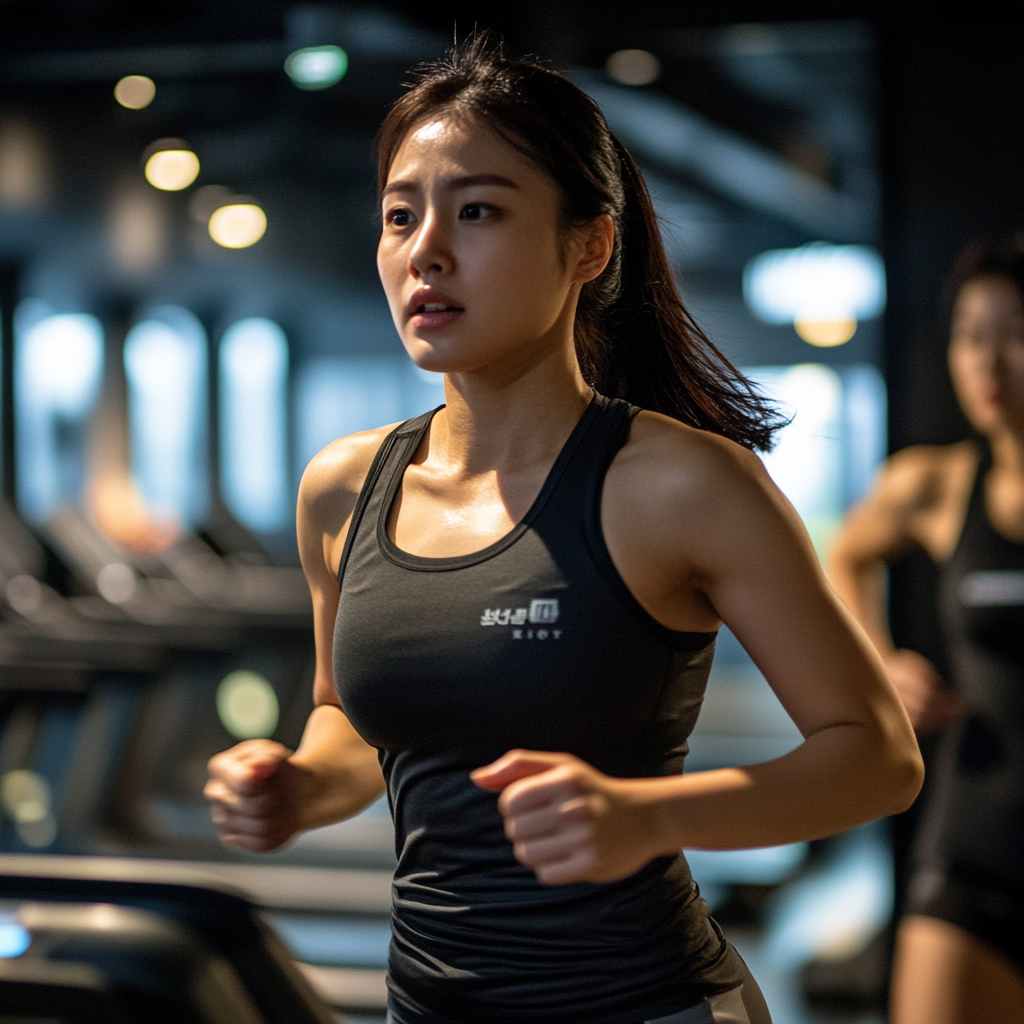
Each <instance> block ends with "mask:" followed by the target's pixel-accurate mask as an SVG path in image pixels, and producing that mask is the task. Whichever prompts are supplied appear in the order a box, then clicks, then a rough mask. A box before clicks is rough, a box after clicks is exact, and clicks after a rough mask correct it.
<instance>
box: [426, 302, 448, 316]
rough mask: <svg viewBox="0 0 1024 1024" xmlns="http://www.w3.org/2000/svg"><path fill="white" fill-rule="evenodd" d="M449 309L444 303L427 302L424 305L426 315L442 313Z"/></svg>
mask: <svg viewBox="0 0 1024 1024" xmlns="http://www.w3.org/2000/svg"><path fill="white" fill-rule="evenodd" d="M447 308H448V307H447V306H446V305H445V304H444V303H443V302H427V303H424V305H423V312H424V313H440V312H441V311H442V310H445V309H447Z"/></svg>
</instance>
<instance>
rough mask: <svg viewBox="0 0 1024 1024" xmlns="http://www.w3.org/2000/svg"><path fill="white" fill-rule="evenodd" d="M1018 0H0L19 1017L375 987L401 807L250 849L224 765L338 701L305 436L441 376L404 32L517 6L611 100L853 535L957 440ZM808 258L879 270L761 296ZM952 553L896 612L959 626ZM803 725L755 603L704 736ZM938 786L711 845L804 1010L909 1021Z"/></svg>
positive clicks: (829, 507)
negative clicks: (412, 309)
mask: <svg viewBox="0 0 1024 1024" xmlns="http://www.w3.org/2000/svg"><path fill="white" fill-rule="evenodd" d="M985 6H986V5H975V6H974V7H973V8H972V9H971V12H970V13H969V14H967V13H966V12H964V11H958V12H952V11H951V12H950V13H949V14H947V15H939V14H938V13H937V12H936V11H935V10H932V11H930V12H929V13H928V14H927V17H925V16H924V14H923V13H921V12H920V11H918V10H917V8H916V5H912V4H882V3H874V2H861V3H857V2H849V3H829V2H820V3H813V2H806V3H795V2H794V3H789V2H785V0H783V2H775V3H768V2H761V3H757V2H753V0H732V2H727V3H726V2H711V0H692V2H689V3H686V4H682V3H679V4H666V3H658V2H647V0H637V2H634V3H630V4H628V5H627V4H623V3H612V2H610V0H596V2H590V3H586V4H582V3H578V4H574V3H570V2H567V0H523V2H521V3H519V4H516V5H514V6H513V5H509V7H508V9H505V8H504V7H503V6H502V5H499V4H495V3H490V2H484V0H480V2H477V3H469V2H466V3H440V4H434V5H430V6H429V8H424V7H423V5H412V4H406V3H372V2H365V3H358V4H331V3H324V4H303V3H289V2H285V0H247V2H244V3H243V2H241V0H206V2H195V0H177V2H176V0H153V2H150V3H148V4H130V3H126V2H124V0H0V343H2V349H0V456H2V458H0V463H2V485H3V487H2V495H0V1024H28V1022H35V1024H44V1022H47V1024H56V1022H61V1024H91V1022H99V1021H104V1022H122V1021H123V1022H125V1024H128V1022H143V1021H144V1022H159V1021H165V1020H166V1021H172V1020H173V1021H175V1022H186V1021H195V1022H197V1024H200V1022H202V1024H228V1022H232V1024H234V1022H238V1024H243V1022H244V1024H248V1022H258V1021H265V1022H267V1024H273V1022H278V1021H279V1022H281V1024H284V1022H286V1021H287V1022H305V1021H309V1022H310V1024H312V1022H325V1021H330V1020H345V1021H348V1022H349V1024H359V1022H363V1024H368V1022H370V1021H377V1022H379V1021H383V1015H384V1011H385V1007H386V995H385V988H384V969H385V966H386V957H387V944H388V938H389V925H388V911H389V901H390V884H389V873H390V870H391V869H392V867H393V865H394V849H393V841H392V830H391V823H390V818H389V815H388V810H387V806H386V804H384V803H379V804H377V805H374V806H373V807H371V808H370V809H369V810H367V811H366V812H364V813H363V814H361V815H360V816H358V817H357V818H355V819H353V820H351V821H348V822H344V823H341V824H339V825H335V826H331V827H328V828H324V829H320V830H316V831H314V832H310V833H307V834H305V835H303V836H301V837H300V838H299V839H298V840H297V841H295V842H294V843H292V844H291V845H289V846H288V847H287V848H285V849H284V850H281V851H279V852H276V853H273V854H269V855H261V856H256V855H246V854H242V853H240V852H238V851H231V850H228V849H226V848H225V847H223V846H221V845H220V844H219V843H218V842H217V838H216V833H215V830H214V828H213V826H212V823H211V821H210V816H209V812H208V810H207V807H206V805H205V803H204V801H203V798H202V786H203V783H204V781H205V774H206V762H207V759H208V758H209V757H210V756H211V755H213V754H214V753H216V752H218V751H220V750H223V749H225V748H226V747H228V746H230V745H231V744H233V743H235V742H237V741H238V740H240V739H245V738H250V737H273V738H274V739H276V740H279V741H280V742H282V743H284V744H286V745H289V746H294V745H295V744H296V743H297V742H298V739H299V736H300V734H301V731H302V727H303V725H304V722H305V719H306V716H307V714H308V713H309V711H310V709H311V707H312V694H311V681H312V672H313V643H312V627H311V623H312V615H311V608H310V599H309V594H308V590H307V588H306V585H305V581H304V579H303V576H302V573H301V570H300V569H299V567H298V556H297V551H296V545H295V533H294V525H293V514H294V513H293V510H294V504H295V495H296V489H297V485H298V480H299V477H300V475H301V472H302V469H303V467H304V466H305V464H306V462H308V460H309V459H310V457H311V456H312V455H313V454H315V453H316V452H317V451H318V450H319V449H320V448H321V447H323V445H325V444H326V443H328V442H329V441H331V440H332V439H334V438H336V437H338V436H341V435H342V434H345V433H348V432H351V431H354V430H359V429H364V428H367V427H370V426H377V425H380V424H383V423H387V422H392V421H395V420H399V419H402V418H405V417H409V416H413V415H417V414H419V413H420V412H422V411H424V410H426V409H428V408H431V407H432V406H434V405H437V404H440V402H441V401H442V400H443V397H442V392H441V386H440V382H439V381H438V380H436V379H433V375H430V374H425V373H423V372H421V371H417V370H416V369H415V368H414V367H413V366H412V365H411V364H410V363H409V361H408V360H407V358H406V357H405V355H404V352H403V351H402V348H401V345H400V343H399V341H398V338H397V336H396V335H395V331H394V328H393V326H392V323H391V319H390V315H389V313H388V309H387V306H386V303H385V301H384V298H383V295H382V293H381V290H380V287H379V283H378V282H377V280H376V269H375V262H374V252H375V245H376V240H375V234H376V230H377V226H376V220H375V217H376V196H375V194H374V168H373V161H372V147H373V135H374V132H375V130H376V128H377V126H378V125H379V123H380V121H381V119H382V117H383V115H384V113H385V112H386V110H387V108H388V106H389V105H390V103H391V102H392V101H393V100H394V99H395V98H396V97H397V95H398V94H399V92H400V91H401V88H402V84H403V82H405V81H407V78H408V70H409V68H410V67H412V66H413V65H415V64H417V63H419V62H422V61H428V60H432V59H436V58H438V57H441V56H442V55H443V54H444V52H445V50H446V48H447V47H448V46H450V45H451V41H452V38H453V33H455V34H457V35H458V36H459V37H462V36H464V35H465V34H466V33H468V32H469V31H470V30H471V29H472V28H473V27H474V26H479V27H493V28H494V29H495V30H496V31H497V32H498V33H499V34H500V35H502V37H503V38H504V39H505V41H506V42H507V44H508V45H509V46H510V47H511V48H512V49H513V50H514V51H515V52H520V53H533V54H538V55H540V56H542V57H544V58H545V59H547V60H549V61H550V62H551V63H552V65H553V66H555V67H557V68H558V69H560V70H563V71H565V72H566V73H567V74H569V75H570V76H571V77H572V80H573V81H574V82H575V83H576V84H577V85H579V86H580V87H581V88H582V89H584V90H585V91H587V92H588V93H589V94H590V95H591V96H593V97H594V99H595V100H596V101H597V102H598V103H599V104H600V105H601V107H602V109H603V110H604V111H605V113H606V116H607V117H608V119H609V122H610V124H611V127H612V129H613V131H615V132H617V133H618V134H619V135H620V136H621V138H622V139H623V141H624V142H625V143H626V144H627V146H629V147H630V149H631V150H632V151H633V152H634V153H635V155H636V156H637V158H638V159H639V161H640V163H641V165H642V167H643V169H644V172H645V175H646V176H647V180H648V182H649V185H650V187H651V191H652V194H653V197H654V200H655V204H656V207H657V210H658V213H659V215H660V217H661V218H662V222H663V225H664V231H665V236H666V240H667V242H668V247H669V251H670V255H671V258H672V260H673V264H674V269H675V271H676V274H677V279H678V284H679V287H680V290H681V292H682V294H683V296H684V298H685V300H686V302H687V304H688V306H689V308H690V309H691V311H692V312H693V313H694V315H695V317H696V318H697V320H698V321H699V322H700V323H701V325H702V326H703V327H704V328H705V329H706V330H707V332H708V333H709V334H710V336H711V337H712V339H713V340H714V341H715V342H716V343H717V344H719V346H720V347H721V348H722V349H723V350H724V351H725V352H726V354H727V355H728V356H729V357H730V358H731V359H732V360H733V361H734V362H735V363H736V364H737V365H739V366H741V367H743V368H744V369H745V370H747V371H748V372H749V373H750V374H751V376H753V377H754V379H756V380H757V381H759V382H760V383H761V385H762V386H763V387H764V388H765V389H766V390H767V391H769V392H770V393H772V394H774V395H776V396H778V397H779V399H780V400H781V401H782V402H783V403H784V404H785V405H786V407H787V408H788V409H789V410H790V411H792V412H793V414H794V420H793V423H792V425H791V426H790V427H788V428H786V431H785V433H784V436H783V438H782V441H781V442H780V444H779V446H778V448H777V449H776V450H775V451H774V452H773V453H772V454H771V455H769V456H768V457H767V463H768V466H769V469H770V471H771V472H772V475H773V477H774V478H775V479H776V480H777V481H778V482H779V483H780V485H781V486H782V487H783V489H784V490H785V491H786V493H787V494H788V495H789V497H790V498H791V499H792V500H793V502H794V504H795V505H796V507H797V509H798V511H800V513H801V515H802V516H803V517H804V520H805V522H806V523H807V526H808V529H809V530H810V532H811V536H812V539H813V540H814V542H815V545H816V546H817V547H818V549H819V551H820V550H821V549H822V548H823V547H824V545H825V544H826V543H827V542H828V538H829V536H830V535H831V532H832V531H833V530H834V529H835V528H836V526H837V524H838V522H839V520H840V517H841V516H842V514H843V513H844V511H845V510H846V509H847V508H848V507H849V506H850V504H851V503H853V502H854V501H856V500H857V498H858V497H859V496H860V495H861V494H862V493H863V492H864V490H865V488H866V487H867V486H868V484H869V482H870V480H871V478H872V475H873V472H874V469H875V467H876V466H877V464H878V463H879V461H880V460H881V459H882V458H884V456H885V455H886V453H887V452H888V451H891V450H894V449H896V448H899V447H902V446H904V445H906V444H908V443H941V442H947V441H951V440H956V439H958V438H959V437H961V436H964V434H965V427H964V424H963V422H962V420H961V419H960V414H959V413H958V411H957V409H956V405H955V402H954V398H953V396H952V393H951V390H950V387H949V385H948V383H946V379H945V374H944V371H943V360H942V359H941V358H940V357H938V356H937V353H939V352H941V351H942V347H943V345H944V336H943V332H944V325H943V322H942V319H941V316H940V314H939V303H940V290H941V284H942V277H943V274H944V273H945V271H946V269H947V268H948V266H949V265H950V264H951V262H952V260H953V259H954V257H955V255H956V253H957V252H958V251H959V250H960V248H961V247H962V246H963V244H964V243H965V242H967V241H968V240H969V239H970V238H972V237H973V236H975V235H977V234H978V233H981V232H985V231H993V232H997V231H1005V230H1008V229H1010V228H1012V227H1015V226H1020V225H1022V224H1024V190H1022V189H1021V188H1020V184H1019V171H1020V168H1021V166H1024V159H1022V157H1024V152H1022V150H1024V136H1022V134H1021V132H1020V130H1019V126H1020V124H1021V123H1022V120H1024V79H1022V77H1021V75H1020V73H1019V67H1020V54H1021V45H1022V42H1024V34H1022V32H1021V25H1020V24H1019V22H1016V21H1014V22H1011V21H1009V20H1000V18H1001V17H1003V18H1008V17H1009V16H1008V15H1006V16H1001V15H999V14H998V13H996V12H995V8H994V5H993V10H992V11H988V12H986V11H985V10H984V8H985ZM800 260H803V261H804V263H803V266H804V267H805V269H806V267H808V266H810V265H811V264H810V263H808V262H807V261H811V262H812V263H813V261H817V262H816V263H813V265H814V267H815V268H818V269H817V270H815V271H814V272H815V273H819V272H820V274H821V275H823V276H822V277H821V278H820V279H821V281H823V282H824V283H823V284H822V287H824V288H829V287H833V286H834V287H836V288H838V289H839V292H840V293H843V294H845V293H844V292H843V289H844V288H846V289H847V292H849V290H850V288H853V290H854V291H855V292H856V289H857V287H859V288H860V289H861V291H860V292H857V294H856V295H855V296H854V298H851V299H850V303H851V304H850V306H849V308H848V309H846V310H845V311H840V314H837V315H835V316H832V317H831V318H830V317H818V319H815V318H814V317H813V316H810V317H808V315H806V314H805V313H802V312H801V309H800V308H798V306H799V301H798V299H794V300H793V301H794V302H795V303H796V304H795V305H792V308H783V309H779V308H776V307H773V306H772V305H771V303H766V302H765V301H764V297H763V295H762V293H761V292H760V291H759V282H760V281H762V280H763V275H765V274H771V273H774V274H776V275H782V277H778V276H777V277H776V278H775V279H774V280H776V283H777V282H778V281H779V280H782V279H783V278H784V277H785V274H786V273H787V272H788V271H787V267H792V266H794V265H795V262H794V261H800ZM830 274H831V275H833V276H834V275H836V274H838V275H839V277H838V278H836V280H835V281H833V278H832V277H829V275H830ZM843 274H847V275H850V274H852V275H853V277H854V278H856V280H858V281H860V282H861V283H860V285H857V286H856V287H855V286H854V285H850V283H849V280H847V278H844V277H843V276H842V275H843ZM857 275H860V277H857ZM836 282H838V283H836ZM865 282H866V283H865ZM931 573H932V570H931V567H930V566H929V565H928V564H927V563H926V562H925V561H924V560H923V559H918V558H910V559H907V560H906V561H905V563H903V564H901V565H899V566H897V567H896V568H895V569H894V570H893V573H892V576H891V579H890V602H891V612H892V618H893V626H894V631H895V633H896V635H897V639H898V641H899V642H900V644H901V645H904V646H914V647H915V648H916V649H918V650H922V651H924V652H926V653H929V654H930V655H931V656H932V657H933V659H934V660H936V662H937V663H940V664H941V660H942V652H941V648H940V646H939V643H938V639H937V629H936V626H935V623H934V622H933V621H932V618H931V616H930V614H928V613H927V611H926V610H925V609H927V608H929V607H930V601H929V598H928V594H929V592H930V588H931V587H932V585H933V581H932V579H931ZM798 740H799V734H798V733H797V731H796V729H795V727H794V726H793V725H792V723H791V722H790V721H789V719H788V718H787V716H786V715H785V713H784V712H783V711H782V709H781V706H780V705H779V704H778V702H777V701H776V699H775V697H774V695H773V694H772V693H771V691H770V689H769V688H768V687H767V684H766V683H765V682H764V680H763V678H762V677H761V676H760V674H759V673H758V671H757V670H756V668H755V667H754V666H753V664H752V663H751V662H750V660H749V658H747V656H746V654H745V653H744V652H743V650H742V648H741V647H740V646H739V644H738V643H737V642H736V641H735V640H734V639H732V638H731V637H729V636H728V635H726V636H724V637H723V639H722V640H721V641H720V645H719V653H718V656H717V658H716V662H715V668H714V671H713V674H712V681H711V684H710V687H709V691H708V696H707V700H706V703H705V708H704V711H703V713H702V716H701V719H700V724H699V725H698V728H697V731H696V732H695V734H694V737H693V740H692V753H691V756H690V758H689V759H688V762H687V765H688V768H697V769H699V768H705V767H717V766H721V765H727V764H744V763H751V762H753V761H756V760H761V759H765V758H769V757H773V756H776V755H778V754H781V753H784V752H785V751H786V750H788V749H790V748H791V747H792V746H794V745H795V744H796V743H797V742H798ZM912 819H913V811H911V812H908V815H906V816H904V817H903V818H901V819H900V820H898V821H896V822H891V823H876V824H873V825H870V826H865V827H864V828H862V829H859V830H856V831H855V832H853V833H850V834H847V835H845V836H840V837H836V838H835V839H832V840H827V841H821V842H818V843H813V844H799V845H795V846H792V847H783V848H778V849H768V850H756V851H742V852H736V853H707V852H695V853H694V855H693V857H692V866H693V871H694V875H695V877H696V878H697V880H698V882H699V883H700V885H701V889H702V891H703V893H704V895H705V896H706V898H707V899H708V901H709V902H710V903H711V905H712V907H713V909H714V910H715V913H716V917H718V918H719V919H720V920H721V922H722V924H723V926H724V927H725V929H726V931H727V932H728V934H729V935H730V936H731V937H732V938H733V939H734V941H735V943H736V945H737V947H738V948H739V949H740V951H741V953H742V954H743V955H744V957H745V958H746V959H747V960H748V962H749V963H750V966H751V968H752V969H753V970H754V973H755V974H756V975H757V977H758V978H759V980H760V981H761V983H762V986H763V988H764V990H765V994H766V997H767V998H768V1002H769V1004H770V1006H771V1008H772V1011H773V1015H774V1017H775V1020H776V1021H777V1022H778V1024H814V1022H826V1021H839V1020H845V1021H860V1022H863V1024H869V1022H871V1024H874V1022H878V1021H881V1020H883V1019H884V1010H883V1004H884V986H885V977H886V951H887V948H888V934H889V933H888V928H889V921H890V918H891V914H892V911H893V905H894V901H896V900H898V895H899V892H900V891H901V890H900V886H901V884H902V873H901V872H902V866H903V855H904V853H905V846H906V840H905V836H906V834H907V833H908V831H909V829H910V828H911V827H912Z"/></svg>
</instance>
